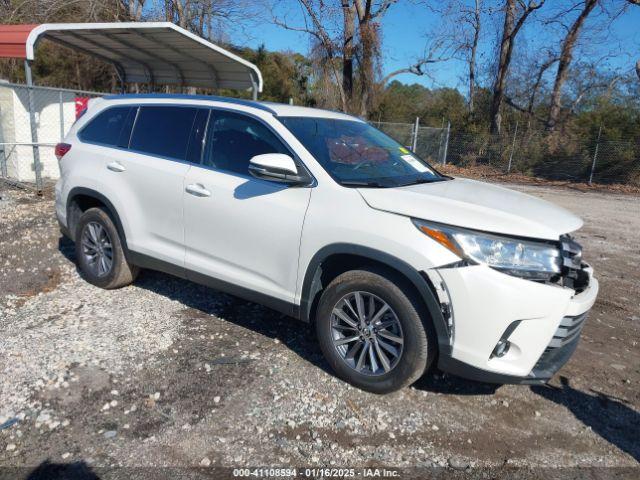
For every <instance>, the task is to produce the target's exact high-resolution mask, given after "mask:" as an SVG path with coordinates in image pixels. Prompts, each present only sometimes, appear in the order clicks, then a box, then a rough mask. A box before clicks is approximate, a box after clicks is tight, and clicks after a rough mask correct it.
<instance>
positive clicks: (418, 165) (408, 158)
mask: <svg viewBox="0 0 640 480" xmlns="http://www.w3.org/2000/svg"><path fill="white" fill-rule="evenodd" d="M400 158H402V159H403V160H404V161H405V162H407V163H408V164H409V165H411V166H412V167H413V168H415V169H416V170H417V171H419V172H421V173H425V172H429V173H433V171H432V170H431V169H430V168H429V167H427V166H426V165H425V164H424V163H422V162H421V161H420V160H418V159H417V158H416V157H414V156H413V155H402V156H401V157H400Z"/></svg>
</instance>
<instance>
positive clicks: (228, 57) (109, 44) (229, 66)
mask: <svg viewBox="0 0 640 480" xmlns="http://www.w3.org/2000/svg"><path fill="white" fill-rule="evenodd" d="M42 39H47V40H50V41H52V42H55V43H57V44H59V45H62V46H64V47H67V48H70V49H72V50H75V51H79V52H83V53H85V54H87V55H90V56H92V57H95V58H99V59H102V60H103V61H105V62H108V63H110V64H112V65H113V66H114V68H115V71H116V72H117V74H118V76H119V78H120V81H121V84H122V89H123V90H124V87H125V84H127V83H146V84H149V85H151V86H152V87H153V86H154V85H176V86H180V87H199V88H207V89H212V90H217V89H221V88H224V89H234V90H251V91H252V94H253V99H254V100H256V99H257V96H258V93H259V92H261V91H262V74H261V73H260V70H259V69H258V67H256V66H255V65H254V64H252V63H250V62H248V61H246V60H244V59H242V58H240V57H239V56H237V55H235V54H233V53H231V52H229V51H228V50H225V49H224V48H222V47H220V46H218V45H214V44H213V43H211V42H209V41H207V40H205V39H203V38H200V37H198V36H197V35H194V34H193V33H191V32H189V31H187V30H185V29H183V28H180V27H178V26H176V25H174V24H172V23H170V22H120V23H45V24H41V25H31V24H29V25H0V58H21V59H24V68H25V74H26V83H27V89H28V110H29V124H30V129H31V145H32V146H33V165H34V171H35V178H36V185H37V188H38V190H40V189H41V187H42V179H41V173H40V165H41V164H40V151H39V146H40V145H39V143H38V133H37V119H36V115H35V108H34V102H33V92H32V90H33V88H34V86H33V78H32V75H31V64H32V62H33V61H34V59H35V53H36V47H37V45H38V42H40V41H41V40H42Z"/></svg>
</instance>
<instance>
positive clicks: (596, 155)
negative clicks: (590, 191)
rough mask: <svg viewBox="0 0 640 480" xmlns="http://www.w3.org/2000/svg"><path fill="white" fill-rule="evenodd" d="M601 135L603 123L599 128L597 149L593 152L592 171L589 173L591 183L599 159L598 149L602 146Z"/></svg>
mask: <svg viewBox="0 0 640 480" xmlns="http://www.w3.org/2000/svg"><path fill="white" fill-rule="evenodd" d="M600 135H602V125H600V128H599V129H598V140H596V150H595V152H593V162H592V163H591V173H589V185H591V183H592V182H593V172H594V170H595V169H596V160H597V159H598V149H599V148H600Z"/></svg>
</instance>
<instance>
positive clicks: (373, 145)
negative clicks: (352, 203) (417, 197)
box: [280, 117, 447, 187]
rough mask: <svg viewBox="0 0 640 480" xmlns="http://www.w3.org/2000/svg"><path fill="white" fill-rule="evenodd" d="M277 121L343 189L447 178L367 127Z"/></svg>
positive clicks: (291, 119)
mask: <svg viewBox="0 0 640 480" xmlns="http://www.w3.org/2000/svg"><path fill="white" fill-rule="evenodd" d="M280 121H281V122H282V123H283V124H284V125H285V126H286V127H287V128H288V129H289V130H290V131H291V132H292V133H293V134H294V135H295V136H296V138H297V139H298V140H299V141H300V142H301V143H302V144H303V145H304V146H305V147H306V149H307V150H309V152H310V153H311V154H312V155H313V156H314V157H315V159H316V160H317V161H318V162H319V163H320V164H321V165H322V166H323V167H324V169H325V170H326V171H327V172H328V173H329V174H330V175H331V176H332V177H333V178H334V179H335V180H336V181H337V182H338V183H340V184H342V185H345V186H355V187H398V186H403V185H412V184H415V183H428V182H436V181H440V180H445V179H446V178H447V177H443V176H442V175H440V174H439V173H437V172H436V171H434V170H433V169H432V168H431V167H430V166H429V164H428V163H427V162H425V161H424V160H422V159H421V158H419V157H418V156H417V155H416V154H415V153H412V152H410V151H409V150H408V149H407V148H405V147H403V146H402V145H400V144H399V143H398V142H396V141H395V140H393V139H391V138H389V137H388V136H386V135H385V134H384V133H382V132H381V131H380V130H378V129H376V128H374V127H372V126H371V125H369V124H368V123H364V122H359V121H355V120H336V119H333V118H314V117H280Z"/></svg>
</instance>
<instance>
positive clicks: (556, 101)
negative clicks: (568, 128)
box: [547, 0, 600, 131]
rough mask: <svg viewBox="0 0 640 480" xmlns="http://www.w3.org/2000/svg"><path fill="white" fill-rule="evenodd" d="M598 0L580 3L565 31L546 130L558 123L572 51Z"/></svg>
mask: <svg viewBox="0 0 640 480" xmlns="http://www.w3.org/2000/svg"><path fill="white" fill-rule="evenodd" d="M599 1H600V0H584V1H583V2H582V10H581V11H580V14H579V15H578V16H577V17H576V19H575V20H574V21H573V23H572V24H571V26H570V27H569V29H568V31H567V35H566V36H565V37H564V40H563V42H562V49H561V50H560V57H559V60H558V71H557V73H556V79H555V82H554V84H553V92H552V93H551V108H550V109H549V118H548V119H547V130H549V131H553V130H555V128H556V125H557V123H558V117H559V116H560V107H561V103H560V101H561V97H562V87H563V85H564V83H565V82H566V81H567V76H568V74H569V66H570V65H571V61H572V60H573V50H574V48H575V46H576V42H577V41H578V37H579V36H580V33H581V30H582V28H583V27H584V23H585V21H586V20H587V17H589V15H590V14H591V12H593V9H594V8H595V7H596V5H597V4H598V2H599Z"/></svg>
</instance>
